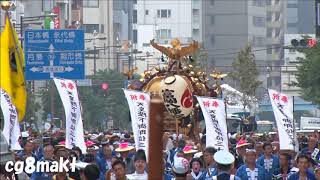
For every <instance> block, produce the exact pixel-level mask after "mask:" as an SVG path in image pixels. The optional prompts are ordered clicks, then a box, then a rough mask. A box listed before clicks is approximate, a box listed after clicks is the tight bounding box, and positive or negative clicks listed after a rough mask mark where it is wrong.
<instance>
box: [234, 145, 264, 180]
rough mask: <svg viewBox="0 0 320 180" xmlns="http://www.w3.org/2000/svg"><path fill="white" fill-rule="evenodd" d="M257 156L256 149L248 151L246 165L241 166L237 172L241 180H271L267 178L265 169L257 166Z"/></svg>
mask: <svg viewBox="0 0 320 180" xmlns="http://www.w3.org/2000/svg"><path fill="white" fill-rule="evenodd" d="M256 159H257V154H256V150H255V149H247V150H246V154H245V164H244V165H242V166H240V167H239V168H238V170H237V172H236V176H238V177H239V178H240V179H241V180H270V179H268V178H267V175H266V172H265V170H264V168H263V167H261V166H259V165H256Z"/></svg>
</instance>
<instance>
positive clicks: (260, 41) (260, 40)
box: [253, 36, 265, 47]
mask: <svg viewBox="0 0 320 180" xmlns="http://www.w3.org/2000/svg"><path fill="white" fill-rule="evenodd" d="M253 46H255V47H262V46H265V38H264V37H260V36H254V37H253Z"/></svg>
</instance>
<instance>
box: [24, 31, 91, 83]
mask: <svg viewBox="0 0 320 180" xmlns="http://www.w3.org/2000/svg"><path fill="white" fill-rule="evenodd" d="M24 37H25V41H24V52H25V60H26V70H25V72H26V79H27V80H47V79H52V78H53V77H58V78H65V79H84V78H85V74H84V31H83V30H69V29H66V30H65V29H64V30H27V31H26V32H25V36H24Z"/></svg>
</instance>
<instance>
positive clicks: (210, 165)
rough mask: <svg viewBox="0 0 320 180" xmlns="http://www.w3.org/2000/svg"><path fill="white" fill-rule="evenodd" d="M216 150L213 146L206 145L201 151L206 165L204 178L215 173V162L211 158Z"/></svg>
mask: <svg viewBox="0 0 320 180" xmlns="http://www.w3.org/2000/svg"><path fill="white" fill-rule="evenodd" d="M216 152H217V150H216V149H215V148H214V147H207V148H206V149H205V150H204V153H203V159H204V163H205V165H206V167H207V169H206V178H207V179H208V178H211V177H212V176H215V175H217V169H216V162H215V161H214V159H213V156H214V154H215V153H216Z"/></svg>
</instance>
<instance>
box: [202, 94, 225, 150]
mask: <svg viewBox="0 0 320 180" xmlns="http://www.w3.org/2000/svg"><path fill="white" fill-rule="evenodd" d="M197 99H198V102H199V105H200V107H201V110H202V113H203V117H204V120H205V124H206V147H214V148H216V149H220V150H222V149H223V150H228V131H227V122H226V110H225V104H224V101H223V100H219V99H213V98H210V97H199V96H197Z"/></svg>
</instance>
